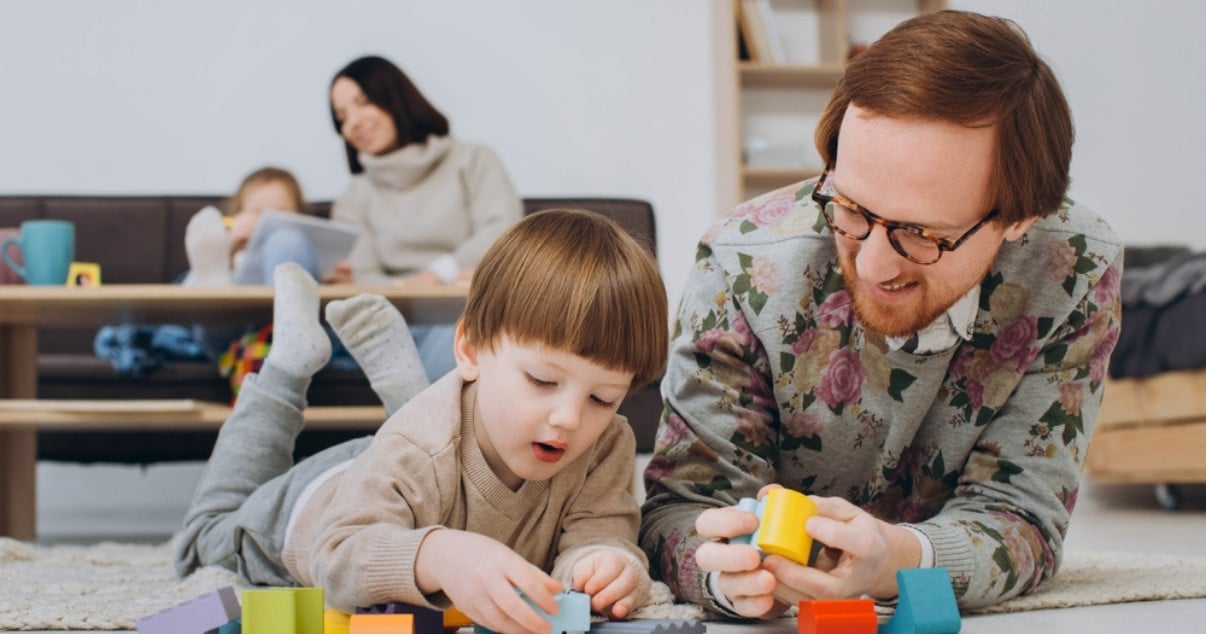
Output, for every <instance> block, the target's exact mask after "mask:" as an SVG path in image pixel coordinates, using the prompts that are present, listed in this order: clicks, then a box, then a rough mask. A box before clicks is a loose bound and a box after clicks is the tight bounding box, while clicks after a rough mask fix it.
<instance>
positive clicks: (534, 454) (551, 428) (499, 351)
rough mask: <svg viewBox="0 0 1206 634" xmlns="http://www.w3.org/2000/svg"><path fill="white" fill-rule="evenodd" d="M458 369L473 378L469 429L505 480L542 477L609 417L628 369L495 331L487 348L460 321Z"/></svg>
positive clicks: (580, 448) (513, 483) (569, 458)
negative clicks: (522, 341)
mask: <svg viewBox="0 0 1206 634" xmlns="http://www.w3.org/2000/svg"><path fill="white" fill-rule="evenodd" d="M456 360H457V368H458V370H459V372H460V373H461V377H462V378H463V379H465V380H466V381H474V380H476V381H477V383H478V387H477V411H476V412H475V416H474V430H475V431H476V433H477V440H478V444H480V445H481V447H482V453H483V454H484V455H485V457H486V462H487V463H488V464H489V465H490V467H491V468H492V469H493V470H494V473H495V474H496V475H497V476H498V477H499V479H500V480H502V481H503V482H504V483H505V484H506V485H507V486H509V487H511V488H512V489H517V488H518V487H519V486H520V485H521V484H522V483H523V482H524V481H525V480H536V481H540V480H547V479H549V478H551V477H552V476H553V475H555V474H556V473H557V472H558V471H560V470H562V469H563V468H565V467H566V466H567V465H569V464H570V463H572V462H573V461H574V460H576V459H577V458H578V457H579V456H581V455H582V454H583V453H585V452H586V450H587V449H588V448H590V446H591V445H593V444H594V442H595V441H596V440H597V439H598V438H599V436H600V434H602V433H603V431H604V430H605V429H606V428H607V426H608V425H609V424H610V423H611V420H612V417H613V416H615V413H616V409H618V408H619V406H620V401H621V400H622V399H623V398H624V396H625V395H626V394H627V393H628V388H629V386H630V384H631V383H632V379H633V373H632V372H620V371H616V370H611V369H608V368H605V367H603V366H601V365H599V364H597V363H595V362H593V361H591V360H589V359H586V358H584V357H580V356H578V355H575V354H570V353H567V352H561V351H558V350H552V349H549V348H545V347H543V346H540V345H529V344H520V343H517V342H516V341H514V340H513V339H511V338H510V337H507V336H503V337H500V338H499V340H498V341H497V342H496V343H495V345H494V347H493V350H491V349H489V348H485V347H477V346H474V345H473V344H471V343H469V341H468V340H467V339H466V338H465V337H464V335H463V331H462V330H461V328H460V327H458V328H457V335H456Z"/></svg>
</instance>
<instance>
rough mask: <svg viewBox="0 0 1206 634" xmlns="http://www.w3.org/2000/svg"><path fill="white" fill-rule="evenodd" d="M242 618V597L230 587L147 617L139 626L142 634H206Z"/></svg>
mask: <svg viewBox="0 0 1206 634" xmlns="http://www.w3.org/2000/svg"><path fill="white" fill-rule="evenodd" d="M237 618H239V598H238V596H237V595H235V591H234V588H233V587H231V586H226V587H225V588H222V589H221V590H215V591H213V592H210V593H209V594H203V595H201V596H199V597H197V598H196V599H190V600H188V601H185V602H183V603H177V604H176V605H174V606H172V607H170V608H168V609H166V610H162V611H160V612H156V613H154V614H152V615H150V616H144V617H142V618H141V619H138V621H137V622H136V623H135V625H136V627H137V628H138V634H204V633H205V632H208V631H210V630H216V629H218V628H220V627H222V626H223V625H226V624H227V623H229V622H231V621H233V620H235V619H237Z"/></svg>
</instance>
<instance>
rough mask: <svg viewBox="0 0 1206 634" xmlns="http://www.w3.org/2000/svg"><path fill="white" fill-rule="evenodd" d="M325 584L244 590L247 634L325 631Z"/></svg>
mask: <svg viewBox="0 0 1206 634" xmlns="http://www.w3.org/2000/svg"><path fill="white" fill-rule="evenodd" d="M322 611H323V592H322V588H267V589H257V590H244V591H243V627H242V629H243V634H322V629H323V622H322Z"/></svg>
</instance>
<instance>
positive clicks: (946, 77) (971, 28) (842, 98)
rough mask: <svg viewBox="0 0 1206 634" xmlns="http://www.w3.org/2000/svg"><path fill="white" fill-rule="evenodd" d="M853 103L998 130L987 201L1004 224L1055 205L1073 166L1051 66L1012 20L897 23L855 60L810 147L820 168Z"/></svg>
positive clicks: (946, 14) (937, 17) (1068, 127)
mask: <svg viewBox="0 0 1206 634" xmlns="http://www.w3.org/2000/svg"><path fill="white" fill-rule="evenodd" d="M851 103H853V104H855V105H857V106H859V107H860V108H864V109H866V110H869V111H871V112H872V113H873V114H875V115H881V116H887V117H899V118H909V117H913V118H920V119H938V120H944V121H952V122H955V123H960V124H963V125H966V126H984V125H990V126H995V127H996V131H997V160H996V163H997V164H996V167H995V171H994V176H993V183H992V187H993V191H992V192H991V193H992V200H993V202H994V206H995V207H996V209H998V210H999V212H1000V216H999V218H998V221H999V222H1001V223H1004V224H1009V223H1013V222H1017V221H1019V220H1023V219H1025V218H1029V217H1041V216H1046V215H1049V214H1051V213H1053V212H1054V211H1055V210H1056V209H1058V208H1059V206H1060V204H1061V203H1062V201H1063V198H1064V195H1065V194H1066V193H1067V190H1068V182H1069V176H1068V169H1069V165H1070V164H1071V162H1072V138H1073V130H1072V115H1071V113H1070V112H1069V110H1068V102H1067V101H1066V100H1065V99H1064V94H1063V91H1062V90H1061V89H1060V85H1059V82H1058V81H1057V80H1056V78H1055V74H1054V73H1053V72H1052V71H1051V68H1050V67H1049V66H1048V65H1047V64H1046V62H1044V61H1043V60H1042V59H1040V58H1039V56H1038V54H1037V53H1036V52H1035V51H1034V48H1033V47H1032V46H1031V44H1030V40H1029V38H1027V37H1026V34H1025V33H1024V32H1023V31H1022V29H1021V28H1020V27H1018V25H1017V24H1015V23H1013V22H1012V21H1009V20H1005V19H1002V18H996V17H989V16H984V15H979V14H976V13H970V12H964V11H939V12H937V13H930V14H926V15H921V16H918V17H916V18H912V19H910V20H907V21H905V22H902V23H900V24H899V25H897V26H896V27H895V28H893V29H892V30H891V31H889V32H888V33H887V34H886V35H884V36H883V37H882V38H880V39H879V40H878V41H876V42H875V43H874V44H872V45H871V46H870V47H868V48H867V50H866V51H864V52H862V53H859V54H858V55H856V56H855V57H854V58H853V59H852V60H851V61H850V64H849V66H847V68H846V72H845V74H844V75H843V77H842V79H841V80H840V81H839V82H838V85H837V88H835V89H834V91H833V95H832V97H830V100H829V104H828V105H827V106H826V108H825V112H824V113H823V114H822V115H821V120H820V123H819V124H818V125H817V129H816V135H815V137H814V142H815V143H816V146H817V151H819V152H820V154H821V158H822V159H823V160H824V162H825V165H827V166H828V167H830V168H832V167H833V165H834V164H835V161H836V160H837V149H838V133H839V131H840V128H841V125H842V117H843V116H845V114H846V109H847V108H848V107H849V106H850V104H851Z"/></svg>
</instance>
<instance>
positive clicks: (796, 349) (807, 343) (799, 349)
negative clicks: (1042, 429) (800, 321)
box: [791, 328, 817, 357]
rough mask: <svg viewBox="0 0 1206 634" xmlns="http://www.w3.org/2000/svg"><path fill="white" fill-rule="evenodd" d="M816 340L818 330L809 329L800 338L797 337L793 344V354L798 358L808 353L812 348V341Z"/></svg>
mask: <svg viewBox="0 0 1206 634" xmlns="http://www.w3.org/2000/svg"><path fill="white" fill-rule="evenodd" d="M816 338H817V330H816V328H809V329H808V330H805V331H804V332H802V333H800V336H799V337H796V340H795V341H793V342H792V344H791V353H792V354H794V355H796V356H797V357H798V356H800V355H802V354H804V353H805V352H808V350H809V349H810V348H812V340H813V339H816Z"/></svg>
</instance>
